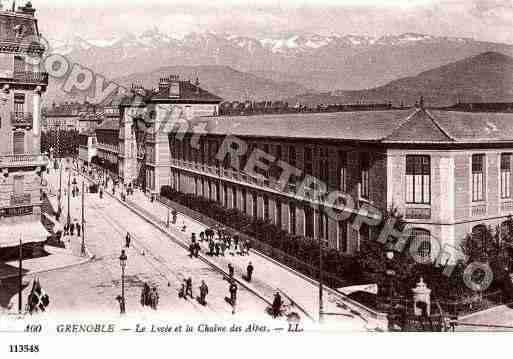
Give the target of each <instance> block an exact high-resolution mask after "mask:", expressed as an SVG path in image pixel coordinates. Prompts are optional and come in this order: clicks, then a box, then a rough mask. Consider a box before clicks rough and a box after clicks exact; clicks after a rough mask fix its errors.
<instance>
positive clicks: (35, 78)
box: [13, 71, 48, 84]
mask: <svg viewBox="0 0 513 359" xmlns="http://www.w3.org/2000/svg"><path fill="white" fill-rule="evenodd" d="M13 79H14V80H15V81H16V82H23V83H36V84H39V83H41V84H48V73H47V72H34V71H16V72H14V74H13Z"/></svg>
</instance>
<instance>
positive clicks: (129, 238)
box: [125, 232, 132, 248]
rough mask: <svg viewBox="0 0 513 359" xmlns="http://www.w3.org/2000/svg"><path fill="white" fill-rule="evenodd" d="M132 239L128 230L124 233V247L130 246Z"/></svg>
mask: <svg viewBox="0 0 513 359" xmlns="http://www.w3.org/2000/svg"><path fill="white" fill-rule="evenodd" d="M131 241H132V236H131V235H130V233H129V232H127V233H126V237H125V242H126V243H125V247H126V248H130V242H131Z"/></svg>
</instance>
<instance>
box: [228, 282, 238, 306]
mask: <svg viewBox="0 0 513 359" xmlns="http://www.w3.org/2000/svg"><path fill="white" fill-rule="evenodd" d="M237 289H238V288H237V284H235V282H234V281H232V282H231V283H230V287H229V289H228V290H229V291H230V304H231V305H232V307H233V313H235V306H236V305H237Z"/></svg>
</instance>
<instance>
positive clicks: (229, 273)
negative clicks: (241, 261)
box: [228, 263, 235, 279]
mask: <svg viewBox="0 0 513 359" xmlns="http://www.w3.org/2000/svg"><path fill="white" fill-rule="evenodd" d="M234 272H235V269H234V268H233V265H232V264H231V263H228V276H229V277H230V279H231V278H233V273H234Z"/></svg>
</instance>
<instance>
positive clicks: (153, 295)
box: [150, 287, 159, 310]
mask: <svg viewBox="0 0 513 359" xmlns="http://www.w3.org/2000/svg"><path fill="white" fill-rule="evenodd" d="M150 303H151V309H153V310H157V306H158V304H159V293H158V292H157V287H153V288H151V292H150Z"/></svg>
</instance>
